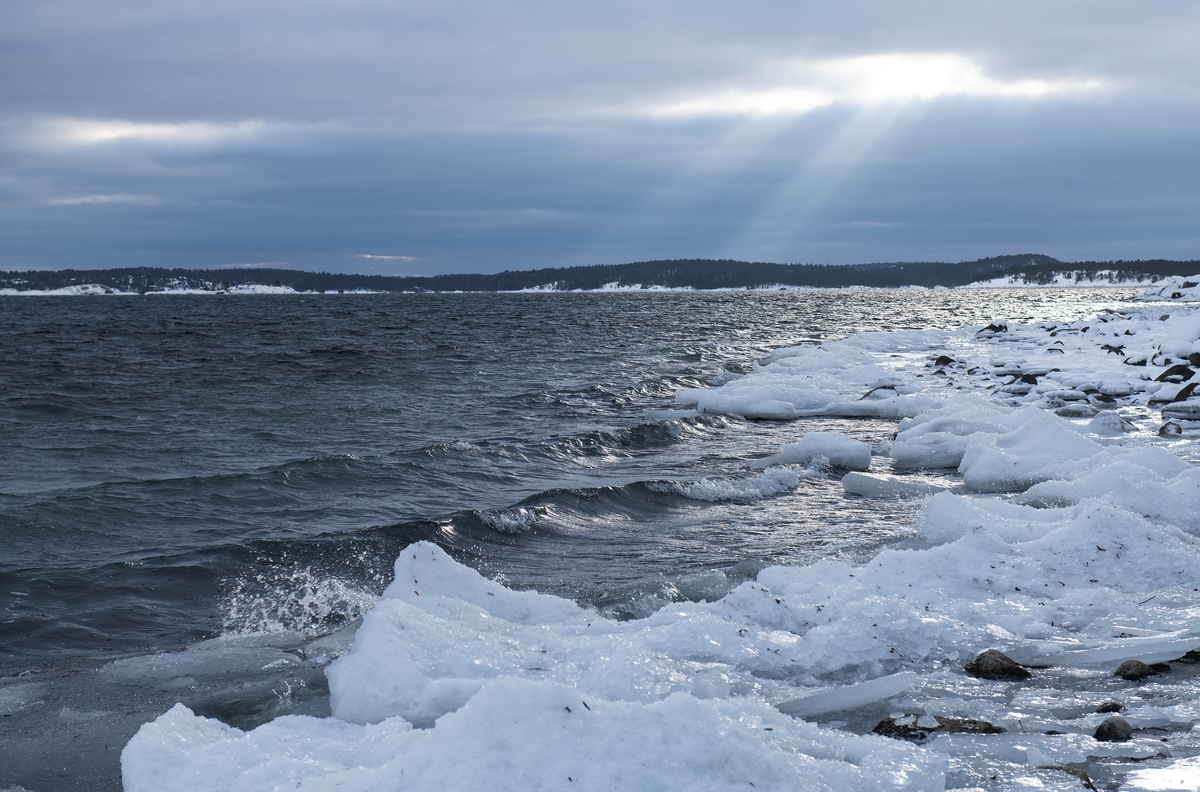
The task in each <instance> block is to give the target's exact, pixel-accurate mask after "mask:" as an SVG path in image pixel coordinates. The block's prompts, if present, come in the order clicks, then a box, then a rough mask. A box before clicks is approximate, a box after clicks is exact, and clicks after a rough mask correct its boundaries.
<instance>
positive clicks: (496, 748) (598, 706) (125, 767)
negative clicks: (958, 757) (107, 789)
mask: <svg viewBox="0 0 1200 792" xmlns="http://www.w3.org/2000/svg"><path fill="white" fill-rule="evenodd" d="M121 766H122V774H123V776H124V780H125V789H126V792H185V791H189V792H190V791H195V792H200V791H201V790H203V792H223V791H224V790H235V789H236V790H241V789H297V788H300V789H306V788H309V787H313V788H320V789H335V788H336V789H339V790H343V792H356V791H363V792H365V790H379V789H395V790H399V789H406V790H430V791H431V792H432V791H433V790H438V791H439V792H440V790H448V789H498V790H540V789H568V788H569V789H580V790H596V791H597V792H599V791H601V790H603V792H608V790H613V789H671V790H695V792H709V790H744V789H751V788H753V789H759V790H795V789H813V790H829V791H830V792H833V790H837V792H867V791H868V790H870V791H871V792H883V791H884V790H894V791H895V792H933V790H941V789H942V788H943V787H944V785H945V760H944V758H942V757H940V756H939V755H937V754H931V753H929V752H926V751H922V750H921V749H919V748H915V747H913V746H910V745H907V744H905V743H902V742H899V741H896V740H886V739H883V738H879V737H870V736H866V737H859V736H855V735H850V734H845V733H841V732H835V731H832V730H827V729H820V728H818V727H816V726H813V725H811V724H808V723H805V722H804V721H800V720H796V719H793V718H790V717H787V716H786V715H782V714H780V713H778V712H776V711H774V710H773V709H771V708H770V707H768V706H766V705H765V704H761V703H759V704H755V703H750V702H743V701H736V700H734V701H703V700H700V699H697V698H695V697H693V696H688V695H684V694H676V695H674V696H671V697H669V698H667V699H665V700H663V701H660V702H655V703H653V704H641V703H633V702H620V701H606V700H604V699H602V698H599V697H596V696H593V695H590V694H588V693H585V692H583V691H581V690H578V689H576V688H573V687H569V686H566V685H558V684H553V683H545V682H532V681H525V680H512V679H509V680H499V681H496V682H492V683H489V684H488V685H487V686H485V687H484V688H483V689H482V690H481V691H480V692H479V694H478V695H477V696H475V697H474V698H473V699H472V700H471V701H470V702H469V703H468V704H467V705H466V706H465V707H463V708H462V709H461V710H459V711H458V712H456V713H453V714H450V715H446V716H444V717H443V718H441V719H439V720H438V722H437V725H436V727H434V728H432V729H429V730H414V729H412V728H411V727H410V726H409V724H408V723H406V722H405V721H403V720H401V719H399V718H392V719H390V720H386V721H384V722H382V723H379V724H375V725H357V724H350V723H345V722H342V721H338V720H336V719H332V718H330V719H316V718H308V717H303V716H289V717H283V718H279V719H277V720H275V721H272V722H271V723H268V724H266V725H264V726H260V727H259V728H257V729H255V730H254V731H251V732H242V731H240V730H238V729H234V728H231V727H229V726H225V725H223V724H221V723H218V722H217V721H213V720H208V719H206V718H201V717H197V716H195V715H193V714H192V713H191V712H190V711H189V710H188V709H187V708H186V707H184V706H183V705H176V706H175V708H174V709H172V710H170V711H169V712H167V713H166V714H165V715H162V716H161V717H159V718H158V720H156V721H154V722H153V723H149V724H146V725H145V726H143V727H142V728H141V730H140V731H139V732H138V733H137V735H135V736H134V738H133V740H131V741H130V743H129V745H128V746H127V747H126V749H125V751H124V752H123V754H122V756H121Z"/></svg>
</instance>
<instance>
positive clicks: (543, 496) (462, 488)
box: [0, 288, 1138, 792]
mask: <svg viewBox="0 0 1200 792" xmlns="http://www.w3.org/2000/svg"><path fill="white" fill-rule="evenodd" d="M1137 291H1138V290H1137V289H1093V288H1074V289H1066V288H1049V289H1041V288H1022V289H987V290H980V289H955V290H950V289H904V290H881V289H857V290H794V291H770V290H762V291H711V292H692V291H631V292H599V293H597V292H593V293H507V294H496V293H489V294H343V295H338V294H332V293H329V294H321V295H316V294H314V295H304V294H262V295H172V294H148V295H141V296H138V295H97V296H40V297H26V296H0V716H2V717H0V789H6V788H23V789H26V790H31V792H43V791H49V790H75V789H88V790H117V789H120V788H121V775H120V763H119V762H120V752H121V749H122V748H123V746H124V745H125V744H126V743H127V742H128V740H129V739H130V738H131V736H132V735H133V734H134V733H135V732H136V731H137V730H138V728H139V727H140V726H141V725H142V724H144V723H146V722H149V721H152V720H153V719H155V718H157V717H158V716H159V715H161V714H162V713H164V712H165V711H167V710H168V709H169V708H170V707H171V706H172V705H173V704H174V703H176V702H183V703H184V704H186V705H187V706H188V707H189V708H191V709H192V710H193V711H194V712H196V713H197V714H201V715H205V716H208V717H214V718H218V719H220V720H222V721H224V722H225V723H228V724H231V725H234V726H238V727H240V728H252V727H254V726H257V725H259V724H261V723H264V722H266V721H269V720H271V719H272V718H275V717H277V716H279V715H282V714H289V713H300V714H312V715H321V716H323V715H328V714H329V692H328V686H327V683H326V681H325V677H324V674H323V673H321V669H320V667H319V664H317V667H315V669H314V667H313V665H312V664H309V665H307V666H305V668H303V669H299V670H297V668H296V667H294V666H291V665H287V664H283V665H281V666H279V667H277V668H261V667H259V665H257V664H255V663H253V662H250V661H245V662H243V661H242V659H239V658H242V655H239V654H238V650H236V647H243V648H244V647H247V646H262V645H270V646H272V647H275V648H278V649H281V650H284V651H287V652H290V653H292V654H294V655H296V656H301V657H304V656H316V655H317V654H318V651H319V652H324V653H326V654H328V655H329V656H334V655H336V654H337V653H338V652H339V651H344V648H345V646H346V644H347V642H348V641H349V639H350V637H351V636H352V635H353V631H354V628H355V626H356V624H357V623H358V620H360V619H361V617H362V615H363V614H364V613H365V612H366V611H367V610H368V609H369V608H370V607H371V605H372V604H373V603H374V602H375V600H376V599H377V597H378V596H379V594H380V593H381V592H382V590H383V589H384V587H385V586H387V584H388V583H389V582H391V576H392V564H393V562H394V561H395V559H396V557H397V555H398V553H399V552H400V551H401V550H402V549H403V548H404V547H406V546H407V545H409V544H411V543H413V542H416V541H420V540H428V541H431V542H433V543H436V544H437V545H439V546H440V547H441V548H443V549H444V550H445V551H446V552H447V553H449V554H450V556H451V557H453V558H454V559H456V560H457V561H459V562H461V563H463V564H466V565H467V566H470V567H472V568H474V569H476V570H478V571H479V572H481V573H482V574H483V575H485V576H486V577H488V578H491V579H494V580H496V581H498V582H500V583H502V584H503V585H504V586H506V587H509V588H514V589H534V590H537V591H539V592H543V593H549V594H555V595H558V596H561V597H566V598H569V599H571V600H574V601H576V602H578V603H580V604H581V605H584V606H586V607H588V608H591V609H594V610H596V611H598V612H600V613H602V614H604V615H606V616H609V617H612V618H616V619H630V620H631V619H640V618H644V617H646V616H648V615H649V614H652V613H654V612H655V611H657V610H659V609H660V608H662V607H664V606H665V605H667V604H669V603H672V602H679V601H686V600H691V601H700V600H710V601H711V600H716V599H719V598H721V597H722V596H723V595H724V594H725V593H726V592H728V591H729V590H730V589H732V588H733V587H734V586H737V585H739V584H741V583H743V582H744V581H747V580H750V579H753V578H754V577H755V575H756V574H757V573H758V572H759V570H761V569H763V568H764V567H766V566H768V565H777V564H785V565H806V564H812V563H814V562H816V561H818V560H820V559H826V558H836V559H843V560H848V561H863V560H865V559H867V558H870V557H871V556H872V555H874V554H875V553H877V552H878V551H879V550H880V548H882V547H885V546H888V545H890V544H894V543H897V542H902V541H904V540H905V539H907V538H909V537H911V534H912V530H913V524H914V521H915V520H916V519H917V517H918V516H919V514H920V512H921V509H922V504H921V501H920V500H919V499H913V500H908V501H895V500H877V499H876V500H873V499H866V498H859V497H856V496H853V495H850V494H848V493H847V492H846V491H845V490H844V489H843V487H842V485H841V484H840V481H839V477H838V476H837V475H833V474H831V473H830V472H829V471H828V470H825V469H822V468H821V467H820V466H819V465H814V466H811V467H810V468H808V469H805V470H803V471H801V472H800V473H798V474H797V473H792V474H789V476H784V477H780V476H771V475H768V474H763V473H757V472H755V470H754V468H753V464H754V462H755V461H756V460H759V459H762V458H765V457H767V456H769V455H771V454H773V453H775V452H776V451H778V449H779V447H780V446H781V444H784V443H787V442H791V441H794V440H797V439H798V438H799V437H801V436H802V435H803V434H805V433H806V432H810V431H814V430H820V431H839V432H842V433H844V434H847V435H850V436H852V437H854V438H857V439H859V440H863V441H865V442H867V443H870V444H872V445H879V444H881V443H886V442H887V441H888V440H889V439H890V438H891V437H892V435H893V433H894V432H895V430H896V424H895V421H894V420H883V419H876V418H862V419H847V418H820V417H818V418H803V419H799V420H793V421H772V420H747V419H743V418H740V417H737V416H732V415H706V414H698V413H697V412H696V411H695V410H685V409H682V408H681V407H680V405H678V404H677V403H676V402H675V393H676V392H678V391H680V390H683V389H695V388H709V387H716V386H719V385H721V384H723V383H726V382H728V381H730V380H732V379H735V378H737V377H739V376H741V375H744V374H746V373H747V372H751V371H753V370H754V368H755V367H756V366H757V365H759V361H762V360H764V359H765V358H766V357H767V356H768V355H770V354H771V353H772V351H774V350H777V349H780V348H784V347H790V346H795V345H806V344H807V345H816V344H820V343H822V342H826V341H831V340H835V339H839V338H843V337H846V336H848V335H850V334H852V333H854V332H856V331H860V330H866V331H894V330H904V329H922V328H944V329H950V328H958V327H964V326H969V325H986V324H988V323H989V322H991V321H993V320H994V319H997V318H1003V319H1005V320H1007V321H1009V322H1017V323H1028V322H1039V321H1044V320H1054V321H1072V320H1076V319H1081V318H1086V317H1089V316H1094V315H1096V314H1097V313H1098V312H1100V311H1102V310H1104V309H1106V308H1113V307H1117V306H1120V305H1123V304H1125V303H1126V301H1127V300H1128V299H1129V298H1130V297H1132V295H1133V294H1134V293H1136V292H1137ZM923 475H926V476H928V477H929V478H930V479H931V480H933V479H937V478H938V477H951V476H953V475H955V474H954V473H953V471H930V472H927V473H925V474H923ZM222 642H224V643H222ZM239 642H240V643H239ZM256 642H257V643H256ZM221 646H224V647H235V649H228V650H227V651H225V650H223V651H220V652H218V651H217V650H216V649H213V650H212V653H211V656H212V657H213V658H215V659H214V660H213V662H211V663H209V664H208V665H207V666H206V667H204V668H202V669H199V670H198V671H197V672H196V673H194V674H191V675H190V676H189V675H188V674H187V673H182V672H181V673H177V674H174V675H166V676H161V677H157V678H156V677H154V676H153V675H149V676H147V675H142V676H132V675H122V674H121V673H115V672H113V671H112V669H114V668H127V667H129V666H128V663H129V662H150V663H151V664H152V665H153V664H160V665H161V664H169V663H171V662H172V660H171V658H173V657H177V656H179V655H177V654H176V653H179V652H180V651H181V650H184V649H188V648H192V649H193V650H194V649H196V647H200V649H202V650H204V649H206V647H221ZM195 654H196V652H194V651H193V653H192V655H189V656H194V655H195ZM201 654H203V652H201ZM206 656H207V655H206ZM322 656H324V655H322ZM139 658H140V659H141V660H139ZM146 658H150V660H148V661H147V660H145V659H146ZM243 659H244V658H243ZM114 661H120V662H125V663H126V665H125V666H120V665H119V663H118V664H114ZM189 662H190V661H189ZM185 670H186V669H185ZM168 677H169V680H170V681H169V682H164V681H162V680H165V679H168ZM156 679H158V680H159V681H155V680H156Z"/></svg>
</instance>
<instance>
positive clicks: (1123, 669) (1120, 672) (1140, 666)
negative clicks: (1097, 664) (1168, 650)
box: [1113, 660, 1158, 682]
mask: <svg viewBox="0 0 1200 792" xmlns="http://www.w3.org/2000/svg"><path fill="white" fill-rule="evenodd" d="M1157 673H1158V672H1157V671H1155V670H1154V669H1153V668H1151V667H1150V666H1148V665H1146V664H1145V663H1143V662H1142V661H1141V660H1126V661H1125V662H1124V663H1121V665H1119V666H1117V670H1116V671H1114V672H1113V676H1119V677H1121V679H1128V680H1129V681H1130V682H1141V681H1142V680H1143V679H1145V678H1146V677H1148V676H1153V675H1154V674H1157Z"/></svg>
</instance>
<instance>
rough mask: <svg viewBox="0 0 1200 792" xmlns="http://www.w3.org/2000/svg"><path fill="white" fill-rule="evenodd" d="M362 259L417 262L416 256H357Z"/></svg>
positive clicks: (363, 254)
mask: <svg viewBox="0 0 1200 792" xmlns="http://www.w3.org/2000/svg"><path fill="white" fill-rule="evenodd" d="M357 257H358V258H360V259H384V260H386V261H416V260H417V257H416V256H377V255H375V254H373V253H360V254H358V256H357Z"/></svg>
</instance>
